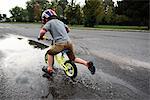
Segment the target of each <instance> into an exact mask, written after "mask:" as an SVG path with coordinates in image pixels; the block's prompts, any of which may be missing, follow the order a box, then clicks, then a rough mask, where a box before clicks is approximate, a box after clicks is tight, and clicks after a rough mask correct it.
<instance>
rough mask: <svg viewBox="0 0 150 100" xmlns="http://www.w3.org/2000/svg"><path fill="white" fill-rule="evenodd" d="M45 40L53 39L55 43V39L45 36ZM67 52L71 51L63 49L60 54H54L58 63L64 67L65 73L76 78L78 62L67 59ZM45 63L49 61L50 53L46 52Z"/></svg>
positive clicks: (52, 41)
mask: <svg viewBox="0 0 150 100" xmlns="http://www.w3.org/2000/svg"><path fill="white" fill-rule="evenodd" d="M44 39H45V40H48V41H51V45H53V43H54V40H52V39H48V38H46V37H44ZM67 52H69V50H68V49H65V50H63V51H61V52H60V53H59V54H56V55H54V61H57V63H58V65H60V67H61V68H62V69H63V71H64V73H65V74H66V75H67V76H68V77H70V78H71V79H74V78H76V76H77V67H76V64H75V63H74V62H73V61H72V60H70V59H69V58H68V59H67V58H66V57H67ZM44 59H45V63H46V64H47V63H48V53H47V52H46V54H45V58H44Z"/></svg>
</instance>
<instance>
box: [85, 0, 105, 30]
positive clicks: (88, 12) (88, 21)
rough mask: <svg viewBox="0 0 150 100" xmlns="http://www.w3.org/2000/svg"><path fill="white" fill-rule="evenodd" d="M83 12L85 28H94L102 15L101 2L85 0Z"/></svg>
mask: <svg viewBox="0 0 150 100" xmlns="http://www.w3.org/2000/svg"><path fill="white" fill-rule="evenodd" d="M83 12H84V19H85V20H84V21H85V23H84V24H85V26H88V27H94V25H95V24H96V23H97V22H98V21H100V20H101V15H103V13H104V7H103V0H85V6H84V8H83Z"/></svg>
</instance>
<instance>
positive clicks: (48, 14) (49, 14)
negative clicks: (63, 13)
mask: <svg viewBox="0 0 150 100" xmlns="http://www.w3.org/2000/svg"><path fill="white" fill-rule="evenodd" d="M53 16H55V17H56V16H57V14H56V12H55V11H54V10H52V9H47V10H45V11H44V12H43V13H42V16H41V17H42V21H45V19H46V18H51V17H53Z"/></svg>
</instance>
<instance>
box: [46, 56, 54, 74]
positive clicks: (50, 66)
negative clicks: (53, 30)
mask: <svg viewBox="0 0 150 100" xmlns="http://www.w3.org/2000/svg"><path fill="white" fill-rule="evenodd" d="M53 61H54V56H53V55H50V54H48V68H47V71H48V72H49V73H51V72H53V68H52V66H53Z"/></svg>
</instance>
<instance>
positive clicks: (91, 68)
mask: <svg viewBox="0 0 150 100" xmlns="http://www.w3.org/2000/svg"><path fill="white" fill-rule="evenodd" d="M88 69H89V70H90V72H91V74H92V75H93V74H95V66H94V65H93V62H92V61H89V62H88Z"/></svg>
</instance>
